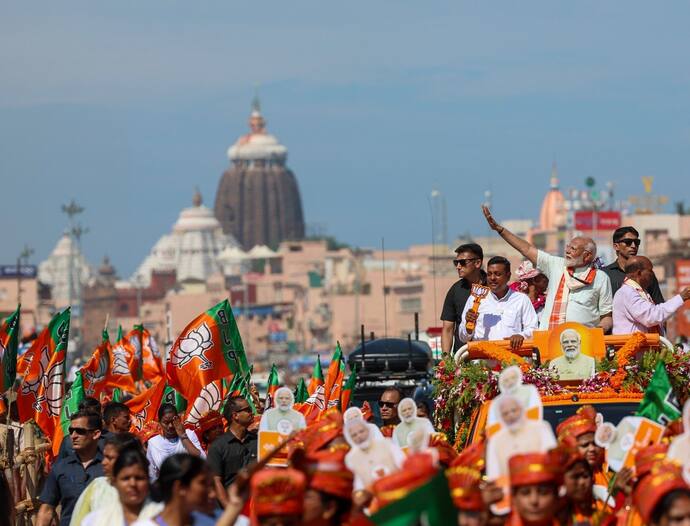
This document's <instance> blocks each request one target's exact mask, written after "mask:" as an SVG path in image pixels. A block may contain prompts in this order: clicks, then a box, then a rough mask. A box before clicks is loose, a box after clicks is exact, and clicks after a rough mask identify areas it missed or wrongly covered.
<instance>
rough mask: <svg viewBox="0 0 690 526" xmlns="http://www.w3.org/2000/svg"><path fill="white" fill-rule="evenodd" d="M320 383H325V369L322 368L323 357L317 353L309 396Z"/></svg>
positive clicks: (308, 390)
mask: <svg viewBox="0 0 690 526" xmlns="http://www.w3.org/2000/svg"><path fill="white" fill-rule="evenodd" d="M320 385H323V371H322V370H321V357H320V356H319V355H317V356H316V363H315V364H314V371H313V372H312V373H311V380H309V387H308V388H307V392H308V393H309V396H311V395H313V394H314V393H315V392H316V389H317V388H318V387H319V386H320Z"/></svg>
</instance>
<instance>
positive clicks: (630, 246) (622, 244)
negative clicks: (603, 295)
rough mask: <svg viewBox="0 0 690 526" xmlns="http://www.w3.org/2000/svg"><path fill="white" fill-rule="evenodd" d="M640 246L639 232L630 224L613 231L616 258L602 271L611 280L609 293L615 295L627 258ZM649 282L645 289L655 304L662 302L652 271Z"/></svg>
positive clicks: (623, 278) (633, 254) (619, 285)
mask: <svg viewBox="0 0 690 526" xmlns="http://www.w3.org/2000/svg"><path fill="white" fill-rule="evenodd" d="M639 248H640V233H639V232H638V231H637V230H635V229H634V228H633V227H631V226H622V227H620V228H617V229H616V230H615V231H614V233H613V249H614V250H615V251H616V259H615V260H614V262H613V263H611V264H610V265H607V266H605V267H604V269H603V270H604V272H606V274H607V275H608V277H609V279H610V280H611V293H612V294H613V295H614V296H615V295H616V292H618V289H620V288H621V285H623V281H625V267H626V265H627V264H628V260H629V259H630V258H632V257H635V256H637V251H638V250H639ZM652 276H653V277H652V281H651V284H650V285H649V286H648V287H647V288H646V289H645V290H646V291H647V293H648V294H649V295H650V296H651V297H652V300H653V301H654V303H656V304H657V305H658V304H659V303H663V302H664V296H663V294H661V289H660V288H659V282H658V281H657V279H656V275H654V273H652Z"/></svg>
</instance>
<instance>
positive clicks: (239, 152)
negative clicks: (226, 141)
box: [215, 98, 304, 250]
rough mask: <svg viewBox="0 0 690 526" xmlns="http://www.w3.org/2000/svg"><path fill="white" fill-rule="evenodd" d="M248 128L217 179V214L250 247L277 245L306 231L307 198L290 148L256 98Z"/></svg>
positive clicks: (296, 238) (229, 231) (231, 233)
mask: <svg viewBox="0 0 690 526" xmlns="http://www.w3.org/2000/svg"><path fill="white" fill-rule="evenodd" d="M249 128H250V132H249V133H248V134H246V135H243V136H242V137H240V138H239V139H238V140H237V142H236V143H235V144H234V145H232V146H231V147H230V148H229V149H228V157H229V158H230V168H228V169H227V170H226V171H225V173H224V174H223V176H222V178H221V180H220V183H219V185H218V191H217V193H216V204H215V214H216V217H217V218H218V221H220V223H221V225H222V227H223V231H224V232H225V233H226V234H230V235H232V236H233V237H234V238H235V239H237V241H238V242H239V243H240V244H241V245H242V247H243V248H244V249H245V250H249V249H251V248H252V247H254V246H255V245H267V246H269V247H272V248H274V249H275V248H276V247H277V246H278V244H279V243H280V242H281V241H284V240H299V239H302V238H303V237H304V216H303V214H302V200H301V198H300V193H299V188H298V186H297V179H296V178H295V174H293V173H292V171H290V170H289V169H288V168H287V166H286V160H287V148H286V147H285V146H283V145H282V144H280V143H279V142H278V140H277V139H276V138H275V137H274V136H273V135H270V134H268V133H267V132H266V121H265V120H264V118H263V116H262V115H261V108H260V105H259V100H258V99H257V98H255V99H254V102H253V103H252V113H251V115H250V117H249Z"/></svg>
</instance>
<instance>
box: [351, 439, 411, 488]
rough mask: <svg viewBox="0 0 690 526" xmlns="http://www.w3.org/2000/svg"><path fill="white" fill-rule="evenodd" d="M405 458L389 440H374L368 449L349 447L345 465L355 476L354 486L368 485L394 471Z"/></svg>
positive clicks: (362, 486) (364, 486) (363, 486)
mask: <svg viewBox="0 0 690 526" xmlns="http://www.w3.org/2000/svg"><path fill="white" fill-rule="evenodd" d="M404 459H405V455H404V453H403V452H402V451H401V450H400V449H399V448H398V447H397V446H396V445H395V444H393V443H392V442H391V441H390V440H387V439H383V440H374V441H373V442H372V443H371V446H370V447H369V449H367V450H366V451H364V450H363V449H361V448H359V447H353V448H352V449H350V451H349V452H348V454H347V455H345V465H346V466H347V469H349V470H350V471H352V474H353V475H354V477H355V481H354V488H353V489H362V488H366V487H369V486H370V485H371V484H373V483H374V482H375V481H377V480H378V479H380V478H381V477H383V476H386V475H390V474H392V473H395V472H396V471H398V470H399V469H400V467H401V466H402V463H403V461H404Z"/></svg>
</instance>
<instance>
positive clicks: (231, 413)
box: [208, 396, 258, 507]
mask: <svg viewBox="0 0 690 526" xmlns="http://www.w3.org/2000/svg"><path fill="white" fill-rule="evenodd" d="M223 417H224V418H225V420H226V421H227V423H228V431H227V433H224V434H222V435H220V436H219V437H218V438H216V440H215V441H214V442H213V443H212V444H211V445H210V446H209V448H208V464H209V467H210V468H211V472H212V473H213V484H214V486H215V489H216V494H217V495H218V500H220V503H221V504H222V505H223V507H225V506H226V505H227V503H228V494H227V489H226V488H227V487H228V486H230V484H232V483H233V481H234V480H235V477H236V476H237V474H238V473H239V472H240V470H242V468H244V467H246V466H248V465H249V464H251V463H253V462H255V461H256V453H257V440H258V437H257V435H256V433H253V432H252V431H249V426H250V425H251V424H252V422H253V421H254V413H253V411H252V409H251V407H250V406H249V403H248V402H247V400H246V398H244V397H242V396H233V397H232V398H230V399H228V401H227V402H225V408H224V409H223Z"/></svg>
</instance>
